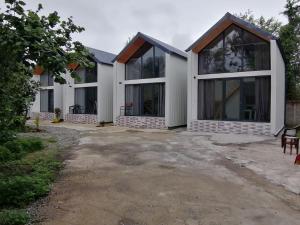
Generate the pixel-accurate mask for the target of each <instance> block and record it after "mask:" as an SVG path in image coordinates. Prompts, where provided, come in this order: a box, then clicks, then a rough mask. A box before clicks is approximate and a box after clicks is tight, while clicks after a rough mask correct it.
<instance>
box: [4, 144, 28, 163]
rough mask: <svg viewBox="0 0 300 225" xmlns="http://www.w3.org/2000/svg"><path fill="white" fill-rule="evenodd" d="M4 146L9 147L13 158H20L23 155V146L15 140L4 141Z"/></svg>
mask: <svg viewBox="0 0 300 225" xmlns="http://www.w3.org/2000/svg"><path fill="white" fill-rule="evenodd" d="M4 147H6V148H8V149H9V151H10V152H11V153H12V154H13V155H14V159H20V158H21V157H22V156H23V155H24V151H23V147H22V145H21V144H20V143H19V142H18V141H17V140H14V141H8V142H6V143H5V144H4Z"/></svg>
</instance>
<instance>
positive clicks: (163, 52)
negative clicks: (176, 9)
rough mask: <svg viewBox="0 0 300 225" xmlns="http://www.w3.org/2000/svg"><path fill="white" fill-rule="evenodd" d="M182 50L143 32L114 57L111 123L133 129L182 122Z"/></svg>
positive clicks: (183, 98) (184, 104) (183, 88)
mask: <svg viewBox="0 0 300 225" xmlns="http://www.w3.org/2000/svg"><path fill="white" fill-rule="evenodd" d="M186 78H187V59H186V53H185V52H182V51H180V50H178V49H176V48H174V47H172V46H170V45H168V44H165V43H163V42H161V41H159V40H157V39H154V38H152V37H150V36H148V35H145V34H143V33H140V32H139V33H137V35H136V36H135V37H134V38H133V39H132V40H131V41H130V42H129V43H128V44H127V45H126V46H125V48H124V49H123V50H122V51H121V52H120V53H119V54H118V55H117V56H116V57H115V59H114V101H113V103H114V107H113V118H114V123H115V124H116V125H119V126H127V127H137V128H170V127H176V126H182V125H186V87H187V84H186Z"/></svg>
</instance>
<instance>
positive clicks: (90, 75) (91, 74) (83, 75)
mask: <svg viewBox="0 0 300 225" xmlns="http://www.w3.org/2000/svg"><path fill="white" fill-rule="evenodd" d="M76 72H77V75H78V77H79V78H80V80H75V84H83V83H94V82H97V63H94V67H93V68H78V69H77V70H76Z"/></svg>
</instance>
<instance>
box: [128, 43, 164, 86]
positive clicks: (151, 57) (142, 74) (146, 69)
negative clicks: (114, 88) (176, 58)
mask: <svg viewBox="0 0 300 225" xmlns="http://www.w3.org/2000/svg"><path fill="white" fill-rule="evenodd" d="M125 71H126V80H134V79H147V78H157V77H164V76H165V53H164V52H163V51H162V50H161V49H159V48H157V47H154V46H152V45H151V44H149V43H147V42H146V43H145V44H144V45H143V46H142V47H141V48H140V49H139V50H138V51H137V52H136V53H135V54H134V55H133V56H132V57H131V58H130V59H129V60H128V61H127V63H126V69H125Z"/></svg>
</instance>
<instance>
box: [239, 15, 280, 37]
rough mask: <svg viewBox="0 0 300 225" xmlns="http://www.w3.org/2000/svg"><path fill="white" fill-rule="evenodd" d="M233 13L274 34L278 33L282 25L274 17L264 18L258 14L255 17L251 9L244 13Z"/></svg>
mask: <svg viewBox="0 0 300 225" xmlns="http://www.w3.org/2000/svg"><path fill="white" fill-rule="evenodd" d="M235 15H236V16H237V17H240V18H241V19H243V20H246V21H248V22H250V23H252V24H254V25H256V26H257V27H259V28H261V29H263V30H265V31H267V32H269V33H271V34H273V35H274V36H278V35H279V31H280V28H281V26H282V23H281V22H279V21H278V20H277V19H276V18H275V17H271V18H265V17H263V16H260V17H259V18H255V16H254V14H253V12H252V11H251V10H248V11H246V12H244V13H240V14H235Z"/></svg>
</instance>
